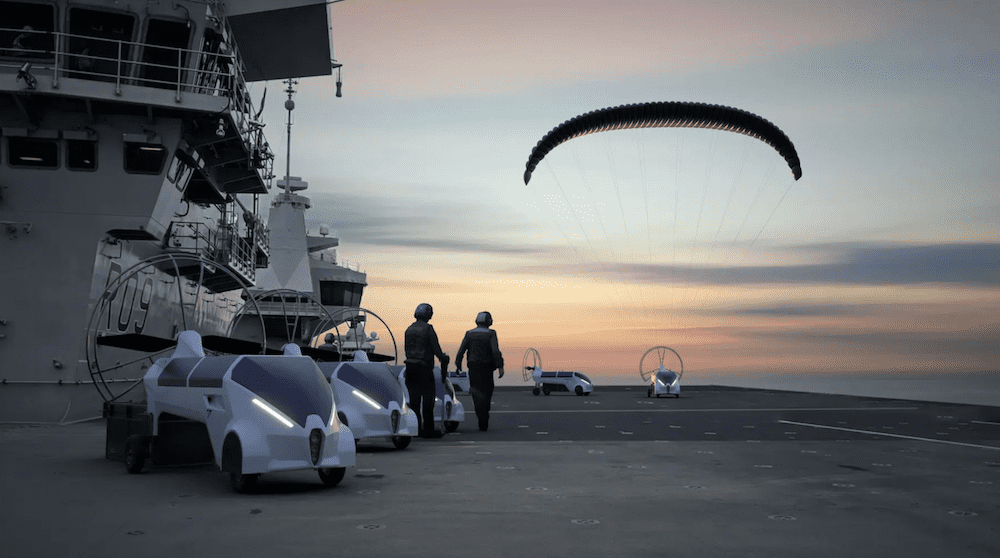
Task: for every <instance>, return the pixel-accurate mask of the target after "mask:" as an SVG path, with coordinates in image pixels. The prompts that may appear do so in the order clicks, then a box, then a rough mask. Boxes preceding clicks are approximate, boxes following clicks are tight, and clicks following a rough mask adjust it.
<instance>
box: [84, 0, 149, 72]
mask: <svg viewBox="0 0 1000 558" xmlns="http://www.w3.org/2000/svg"><path fill="white" fill-rule="evenodd" d="M135 21H136V18H135V16H134V15H131V14H124V13H116V12H103V11H100V10H88V9H85V8H75V7H74V8H70V10H69V32H70V34H72V35H76V36H74V37H70V39H69V56H70V65H71V66H76V67H77V68H76V69H78V70H81V71H85V72H87V74H86V75H87V77H91V78H92V79H102V78H103V79H104V80H113V79H114V77H115V76H118V75H125V74H127V73H128V65H127V64H124V63H120V61H119V56H121V61H127V60H128V59H129V55H130V54H131V52H132V45H131V41H132V37H133V33H134V31H135ZM84 66H85V67H84Z"/></svg>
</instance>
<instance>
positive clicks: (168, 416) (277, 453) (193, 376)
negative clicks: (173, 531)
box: [108, 330, 355, 492]
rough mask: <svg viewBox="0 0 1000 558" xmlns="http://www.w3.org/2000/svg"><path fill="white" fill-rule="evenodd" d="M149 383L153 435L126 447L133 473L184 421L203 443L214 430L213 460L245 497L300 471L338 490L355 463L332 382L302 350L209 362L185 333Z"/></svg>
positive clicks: (196, 338) (135, 436)
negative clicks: (261, 483)
mask: <svg viewBox="0 0 1000 558" xmlns="http://www.w3.org/2000/svg"><path fill="white" fill-rule="evenodd" d="M143 384H144V385H145V388H146V396H147V402H146V406H145V410H146V415H145V424H146V425H148V429H147V430H146V431H145V432H142V431H141V430H140V431H139V432H136V433H132V434H131V435H129V436H128V438H127V439H126V441H125V444H124V446H125V447H124V452H123V454H124V460H125V466H126V468H127V470H128V471H129V472H130V473H138V472H140V471H141V470H142V468H143V465H144V462H145V460H146V457H147V456H152V455H154V454H155V453H156V446H157V444H158V441H159V440H158V438H159V436H160V435H161V434H164V433H166V432H165V431H170V430H171V428H176V427H175V426H174V425H175V424H183V423H187V424H188V425H194V426H196V428H195V429H194V430H193V431H194V432H196V433H197V432H201V433H202V437H204V433H206V432H207V437H208V441H209V442H210V445H211V453H212V458H213V459H214V461H215V464H216V465H217V466H218V467H219V468H220V469H221V470H222V471H223V472H226V473H229V475H230V480H231V482H232V485H233V488H234V489H235V490H236V491H237V492H245V491H247V490H249V489H251V488H252V487H253V486H254V485H255V484H256V483H257V479H258V478H259V476H260V474H261V473H269V472H273V471H290V470H298V469H313V470H316V471H317V472H318V473H319V477H320V479H321V480H322V481H323V484H325V485H327V486H334V485H336V484H337V483H339V482H340V481H341V480H342V479H343V478H344V473H345V470H346V467H350V466H353V465H354V464H355V453H354V435H353V433H352V432H351V430H350V428H348V427H347V426H346V425H344V424H340V423H339V422H338V420H337V406H336V404H335V403H334V400H333V392H332V391H331V390H330V389H329V384H327V382H326V378H324V377H323V374H322V373H321V372H320V370H319V368H318V367H317V366H316V363H315V362H313V360H312V359H310V358H308V357H303V356H301V353H300V352H299V351H298V347H295V346H294V345H290V346H288V347H287V348H286V353H285V354H284V355H272V356H264V355H224V356H205V352H204V350H203V348H202V338H201V336H200V335H199V334H198V333H197V332H196V331H190V330H189V331H183V332H181V334H180V335H179V337H178V339H177V347H176V349H175V350H174V352H173V354H172V355H171V356H170V357H168V358H161V359H158V360H157V361H156V362H155V363H154V364H153V366H151V367H150V368H149V370H148V371H147V372H146V375H145V376H144V378H143ZM110 420H113V419H111V418H109V421H110ZM201 425H203V427H200V426H201ZM197 427H200V428H197ZM111 430H112V428H111V427H110V426H109V439H108V443H109V444H110V443H112V436H111V435H110V432H111ZM192 438H197V436H194V437H192ZM164 441H168V440H164ZM187 442H189V443H193V442H192V441H191V440H188V441H187ZM161 453H162V452H161ZM154 461H155V460H154Z"/></svg>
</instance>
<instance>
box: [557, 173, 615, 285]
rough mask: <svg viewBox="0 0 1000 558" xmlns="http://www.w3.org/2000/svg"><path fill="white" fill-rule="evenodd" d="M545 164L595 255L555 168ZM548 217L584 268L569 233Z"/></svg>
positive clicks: (581, 257)
mask: <svg viewBox="0 0 1000 558" xmlns="http://www.w3.org/2000/svg"><path fill="white" fill-rule="evenodd" d="M545 165H546V167H547V168H548V169H549V173H551V174H552V178H553V179H554V180H555V183H556V186H558V187H559V191H560V192H561V193H562V196H563V199H564V200H565V201H566V204H567V205H569V210H570V213H572V214H573V219H575V220H576V224H577V225H578V226H579V227H580V231H581V232H582V233H583V237H584V238H585V239H586V240H587V243H588V245H590V251H591V252H593V253H594V254H595V255H596V251H595V250H594V245H593V244H591V243H590V237H589V236H588V235H587V231H586V230H584V228H583V224H582V223H581V222H580V219H579V218H578V217H577V216H576V211H575V210H574V209H573V204H571V203H570V202H569V198H568V197H566V191H565V190H563V187H562V184H560V183H559V179H558V178H557V177H556V173H555V170H554V169H553V168H552V165H551V164H550V163H549V162H548V161H546V162H545ZM549 217H550V220H552V221H553V222H555V223H556V228H558V229H559V232H560V233H561V234H562V236H563V238H564V239H566V243H567V244H569V246H570V248H572V249H573V253H575V254H576V257H577V259H579V260H580V264H582V265H583V266H584V268H586V266H587V262H586V260H585V259H584V257H583V256H582V255H581V254H580V251H579V250H577V248H576V246H575V245H574V244H573V243H572V242H571V241H570V239H569V235H567V234H566V232H565V231H563V229H562V226H561V225H559V222H558V221H557V220H556V219H551V217H552V215H551V213H550V214H549ZM598 262H600V259H598ZM612 286H614V283H613V282H612ZM615 295H617V296H618V298H619V304H621V294H619V293H618V289H615Z"/></svg>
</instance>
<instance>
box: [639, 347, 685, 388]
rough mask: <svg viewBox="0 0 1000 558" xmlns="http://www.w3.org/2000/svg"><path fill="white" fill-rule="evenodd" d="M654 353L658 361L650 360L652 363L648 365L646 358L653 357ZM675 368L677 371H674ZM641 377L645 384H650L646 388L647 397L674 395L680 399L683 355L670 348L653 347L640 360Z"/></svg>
mask: <svg viewBox="0 0 1000 558" xmlns="http://www.w3.org/2000/svg"><path fill="white" fill-rule="evenodd" d="M654 352H655V353H656V360H654V359H652V358H650V359H649V360H650V363H649V364H646V358H647V357H650V356H652V354H651V353H654ZM671 353H672V354H671ZM675 368H676V369H677V370H674V369H675ZM639 375H640V376H642V381H643V382H647V383H648V384H649V385H648V387H647V388H646V397H653V396H654V395H655V396H656V397H659V396H661V395H673V396H674V397H676V398H679V397H680V396H681V376H683V375H684V361H682V360H681V355H679V354H677V351H675V350H673V349H671V348H670V347H663V346H657V347H653V348H652V349H649V350H648V351H646V353H645V354H643V355H642V358H641V359H639Z"/></svg>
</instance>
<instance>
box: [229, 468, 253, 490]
mask: <svg viewBox="0 0 1000 558" xmlns="http://www.w3.org/2000/svg"><path fill="white" fill-rule="evenodd" d="M258 479H260V474H259V473H252V474H243V473H229V482H230V484H232V485H233V490H235V491H236V492H239V493H240V494H246V493H247V492H250V491H251V490H253V487H255V486H257V480H258Z"/></svg>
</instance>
